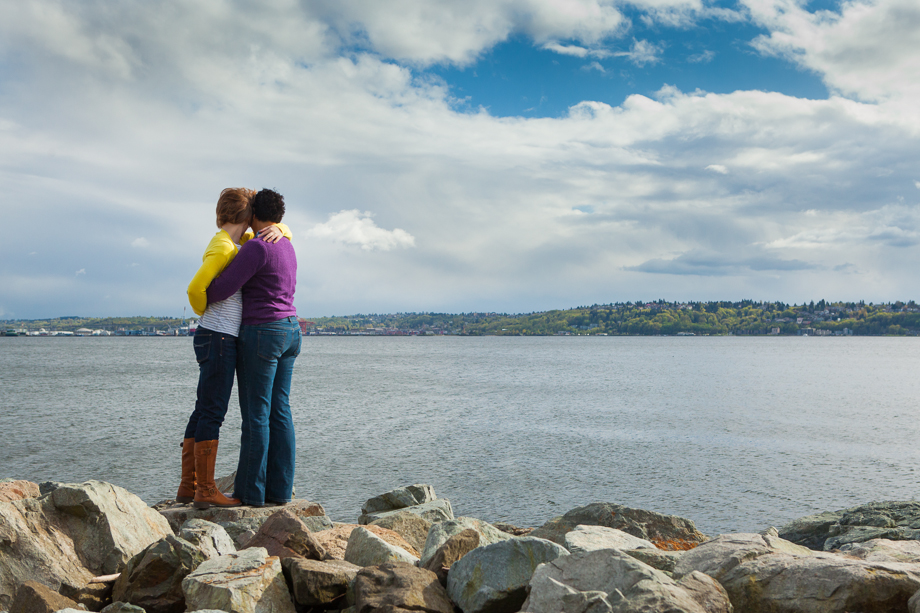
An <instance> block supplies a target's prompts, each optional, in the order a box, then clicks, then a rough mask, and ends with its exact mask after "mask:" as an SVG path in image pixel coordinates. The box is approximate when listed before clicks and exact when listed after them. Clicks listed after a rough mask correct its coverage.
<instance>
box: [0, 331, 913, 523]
mask: <svg viewBox="0 0 920 613" xmlns="http://www.w3.org/2000/svg"><path fill="white" fill-rule="evenodd" d="M918 372H920V342H918V340H917V339H909V338H865V337H863V338H795V337H791V338H790V337H786V338H768V337H754V338H751V337H748V338H743V337H688V338H681V337H665V338H650V337H639V338H636V337H632V338H624V337H607V338H603V337H576V338H553V337H550V338H546V337H517V338H499V337H484V338H459V337H436V338H430V337H429V338H418V337H397V338H367V337H364V338H361V337H352V338H344V337H306V338H305V339H304V345H303V353H302V354H301V356H300V358H298V360H297V365H296V367H295V373H294V383H293V388H292V393H291V396H292V408H293V412H294V419H295V422H296V425H297V447H298V456H297V463H298V465H297V475H296V479H295V485H296V488H297V494H298V497H303V498H308V499H310V500H314V501H317V502H320V503H322V504H323V505H324V506H325V508H326V510H327V512H328V513H329V515H330V516H332V517H333V518H334V519H336V520H340V521H354V520H355V518H356V517H357V515H358V514H359V512H360V507H361V504H362V503H363V502H364V500H366V499H367V498H369V497H371V496H373V495H376V494H379V493H382V492H384V491H387V490H389V489H391V488H393V487H397V486H400V485H406V484H409V483H430V484H432V485H433V486H434V487H435V491H436V492H437V493H438V495H439V496H441V497H445V498H449V499H450V500H451V502H452V504H453V507H454V512H455V514H457V515H468V516H475V517H480V518H482V519H486V520H489V521H497V520H503V521H510V522H512V523H515V524H518V525H524V526H533V525H539V524H542V523H543V522H544V521H545V520H547V519H549V518H551V517H553V516H556V515H561V514H562V513H564V512H565V511H567V510H569V509H571V508H574V507H576V506H581V505H584V504H587V503H590V502H596V501H605V502H616V503H620V504H625V505H628V506H632V507H639V508H644V509H650V510H655V511H659V512H665V513H673V514H677V515H681V516H684V517H688V518H690V519H693V520H694V521H696V523H697V526H698V527H699V528H700V529H701V530H702V531H703V532H706V533H709V534H719V533H723V532H729V531H758V530H761V529H763V528H765V527H767V526H770V525H776V526H780V525H782V524H784V523H785V522H787V521H789V520H791V519H794V518H796V517H800V516H802V515H806V514H809V513H814V512H817V511H821V510H828V509H838V508H843V507H847V506H854V505H857V504H862V503H864V502H868V501H872V500H908V499H915V498H917V496H918V493H920V487H918V484H917V478H918V472H917V467H918V465H920V445H918V441H920V420H918V419H917V400H918V398H920V381H918V377H917V374H918ZM196 383H197V367H196V364H195V361H194V356H193V352H192V344H191V339H190V338H0V432H2V435H3V439H2V443H0V478H3V477H7V476H8V477H16V478H22V479H30V480H33V481H44V480H56V481H83V480H86V479H101V480H105V481H110V482H112V483H115V484H118V485H121V486H123V487H125V488H127V489H128V490H130V491H132V492H134V493H136V494H138V495H139V496H141V497H142V498H144V500H146V501H147V502H149V503H153V502H156V501H158V500H161V499H164V498H168V497H172V496H174V495H175V488H176V486H177V485H178V476H179V442H180V441H181V439H182V436H183V431H184V427H185V423H186V420H187V419H188V415H189V413H190V411H191V409H192V407H193V404H194V398H195V386H196ZM222 432H223V437H222V439H221V448H220V453H219V456H218V469H217V472H218V473H219V474H226V473H229V472H230V471H232V470H233V469H234V468H235V464H236V454H237V452H238V449H239V440H238V439H239V409H238V406H237V401H236V396H234V398H233V400H232V401H231V408H230V412H229V414H228V418H227V421H226V422H225V424H224V429H223V430H222Z"/></svg>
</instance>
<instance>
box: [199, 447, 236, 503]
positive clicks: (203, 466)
mask: <svg viewBox="0 0 920 613" xmlns="http://www.w3.org/2000/svg"><path fill="white" fill-rule="evenodd" d="M216 462H217V440H213V441H198V442H197V443H195V477H196V478H197V479H198V484H197V485H196V486H195V502H194V506H195V508H196V509H207V508H209V507H210V506H211V505H212V504H213V505H214V506H216V507H239V506H242V503H241V502H240V501H239V500H237V499H236V498H227V497H226V496H224V495H223V494H222V493H221V492H220V490H218V489H217V484H216V483H214V464H215V463H216Z"/></svg>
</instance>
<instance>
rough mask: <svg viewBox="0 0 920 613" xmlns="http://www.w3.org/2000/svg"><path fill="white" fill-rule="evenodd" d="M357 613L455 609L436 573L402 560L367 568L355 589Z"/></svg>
mask: <svg viewBox="0 0 920 613" xmlns="http://www.w3.org/2000/svg"><path fill="white" fill-rule="evenodd" d="M351 594H352V598H353V602H354V611H355V613H377V612H380V613H384V612H387V613H400V612H405V613H408V612H409V611H418V612H419V613H453V611H454V607H453V604H452V603H451V602H450V599H449V598H448V597H447V592H446V591H445V590H444V587H443V586H442V585H441V584H440V583H439V582H438V578H437V576H435V574H434V573H432V572H430V571H427V570H424V569H422V568H416V567H415V566H412V565H410V564H404V563H401V562H389V563H387V564H383V565H380V566H372V567H368V568H364V569H362V570H360V571H359V572H358V574H357V575H356V576H355V580H354V583H353V585H352V590H351Z"/></svg>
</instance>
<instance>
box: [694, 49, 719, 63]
mask: <svg viewBox="0 0 920 613" xmlns="http://www.w3.org/2000/svg"><path fill="white" fill-rule="evenodd" d="M715 56H716V52H715V51H711V50H709V49H707V50H705V51H703V52H702V53H695V54H693V55H690V56H688V57H687V61H688V62H690V63H691V64H708V63H709V62H711V61H712V59H713V58H714V57H715Z"/></svg>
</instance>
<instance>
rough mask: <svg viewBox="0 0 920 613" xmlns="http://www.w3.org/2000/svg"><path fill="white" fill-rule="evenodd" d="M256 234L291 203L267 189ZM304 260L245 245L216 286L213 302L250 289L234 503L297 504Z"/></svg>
mask: <svg viewBox="0 0 920 613" xmlns="http://www.w3.org/2000/svg"><path fill="white" fill-rule="evenodd" d="M252 213H253V219H252V229H253V232H255V233H256V234H257V235H258V233H259V231H260V230H262V229H263V228H266V227H268V226H270V225H273V224H276V223H279V222H280V221H281V218H282V217H283V216H284V198H283V197H282V196H281V194H278V193H277V192H274V191H272V190H270V189H263V190H262V191H260V192H259V193H258V194H256V196H255V198H253V200H252ZM296 282H297V257H296V255H295V254H294V247H293V246H292V245H291V242H290V241H278V242H277V243H269V242H266V241H264V240H261V239H255V240H250V241H248V242H247V243H246V244H244V245H243V246H242V247H241V248H240V251H239V253H238V254H237V255H236V258H234V260H233V261H232V262H231V263H230V264H229V265H228V266H227V268H225V269H224V271H223V272H222V273H221V275H220V276H219V277H217V278H216V279H214V281H212V282H211V285H210V286H209V287H208V302H209V303H211V302H217V301H219V300H224V299H225V298H227V297H228V296H231V295H233V293H234V292H236V291H237V290H238V289H242V290H243V320H242V325H241V326H240V334H239V336H238V337H237V374H236V378H237V385H238V387H239V396H240V413H241V414H242V418H243V424H242V437H241V439H240V462H239V466H238V468H237V471H236V484H235V486H236V490H235V492H234V494H233V497H234V498H239V499H240V500H242V501H243V503H244V504H247V505H250V506H254V507H260V506H263V505H265V504H266V503H269V504H284V503H287V502H290V500H291V492H292V489H293V485H294V460H295V440H294V422H293V420H292V418H291V406H290V403H289V397H290V391H291V374H292V372H293V370H294V359H295V358H296V357H297V356H298V354H299V353H300V324H299V323H298V322H297V312H296V311H295V310H294V287H295V285H296Z"/></svg>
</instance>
